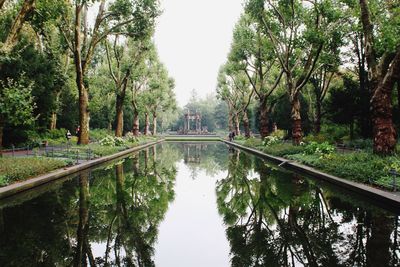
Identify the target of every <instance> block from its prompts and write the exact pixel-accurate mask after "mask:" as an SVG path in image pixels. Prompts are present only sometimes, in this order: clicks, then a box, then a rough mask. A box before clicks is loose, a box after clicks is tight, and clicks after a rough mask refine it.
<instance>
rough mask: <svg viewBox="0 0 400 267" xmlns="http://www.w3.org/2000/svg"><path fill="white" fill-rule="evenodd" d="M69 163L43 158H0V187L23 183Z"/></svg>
mask: <svg viewBox="0 0 400 267" xmlns="http://www.w3.org/2000/svg"><path fill="white" fill-rule="evenodd" d="M69 163H70V161H68V160H61V159H51V158H44V157H26V158H0V186H6V185H9V184H13V183H15V182H19V181H24V180H26V179H28V178H31V177H35V176H38V175H41V174H44V173H47V172H50V171H53V170H56V169H59V168H62V167H65V166H67V165H68V164H69Z"/></svg>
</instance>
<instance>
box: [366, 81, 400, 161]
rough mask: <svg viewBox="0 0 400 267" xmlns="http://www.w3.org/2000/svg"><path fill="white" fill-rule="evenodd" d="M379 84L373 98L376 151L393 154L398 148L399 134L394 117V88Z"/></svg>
mask: <svg viewBox="0 0 400 267" xmlns="http://www.w3.org/2000/svg"><path fill="white" fill-rule="evenodd" d="M388 87H389V88H383V86H378V89H376V90H375V94H374V96H373V98H372V100H371V106H372V125H373V127H372V131H373V136H374V152H375V153H377V154H383V155H387V154H391V153H393V152H394V151H395V149H396V142H397V134H396V129H395V127H394V124H393V119H392V94H391V92H392V89H393V86H391V85H389V86H388Z"/></svg>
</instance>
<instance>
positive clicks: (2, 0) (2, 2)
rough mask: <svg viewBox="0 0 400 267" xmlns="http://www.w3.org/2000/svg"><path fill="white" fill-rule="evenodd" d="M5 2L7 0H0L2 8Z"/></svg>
mask: <svg viewBox="0 0 400 267" xmlns="http://www.w3.org/2000/svg"><path fill="white" fill-rule="evenodd" d="M5 2H6V0H0V10H1V9H2V8H3V6H4V3H5Z"/></svg>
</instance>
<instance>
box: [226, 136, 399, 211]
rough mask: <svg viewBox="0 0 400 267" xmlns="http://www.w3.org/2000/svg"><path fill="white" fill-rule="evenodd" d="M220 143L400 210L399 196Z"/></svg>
mask: <svg viewBox="0 0 400 267" xmlns="http://www.w3.org/2000/svg"><path fill="white" fill-rule="evenodd" d="M222 142H225V143H226V144H228V145H231V146H234V147H237V148H239V149H241V150H244V151H247V152H249V153H251V154H254V155H257V156H259V157H261V158H263V159H267V160H269V161H271V162H274V163H276V164H278V165H279V166H280V167H283V168H286V169H289V170H294V171H297V172H300V173H303V174H307V175H310V176H312V177H314V178H318V179H321V180H324V181H327V182H329V183H332V184H335V185H337V186H340V187H342V188H346V189H347V190H349V191H352V192H355V193H357V194H360V195H362V196H365V197H368V198H369V199H372V200H374V201H378V203H379V204H385V205H390V206H391V207H393V208H396V210H398V209H400V196H399V195H397V194H395V193H392V192H388V191H384V190H381V189H378V188H374V187H371V186H368V185H365V184H362V183H357V182H353V181H349V180H346V179H343V178H339V177H337V176H334V175H330V174H327V173H324V172H321V171H319V170H317V169H314V168H312V167H309V166H306V165H303V164H300V163H298V162H295V161H292V160H288V159H285V158H282V157H276V156H272V155H269V154H265V153H263V152H261V151H259V150H256V149H253V148H249V147H245V146H242V145H239V144H237V143H233V142H229V141H227V140H222Z"/></svg>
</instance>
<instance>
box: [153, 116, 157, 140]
mask: <svg viewBox="0 0 400 267" xmlns="http://www.w3.org/2000/svg"><path fill="white" fill-rule="evenodd" d="M153 135H157V114H155V113H154V114H153Z"/></svg>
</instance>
